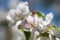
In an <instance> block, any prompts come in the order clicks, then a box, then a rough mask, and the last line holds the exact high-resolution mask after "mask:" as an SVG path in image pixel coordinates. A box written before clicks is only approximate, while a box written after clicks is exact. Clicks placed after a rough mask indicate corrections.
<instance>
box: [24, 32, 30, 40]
mask: <svg viewBox="0 0 60 40" xmlns="http://www.w3.org/2000/svg"><path fill="white" fill-rule="evenodd" d="M24 34H25V37H26V40H29V38H30V35H31V32H30V31H24Z"/></svg>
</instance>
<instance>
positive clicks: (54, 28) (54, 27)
mask: <svg viewBox="0 0 60 40" xmlns="http://www.w3.org/2000/svg"><path fill="white" fill-rule="evenodd" d="M49 28H50V29H52V30H60V28H58V27H56V26H49Z"/></svg>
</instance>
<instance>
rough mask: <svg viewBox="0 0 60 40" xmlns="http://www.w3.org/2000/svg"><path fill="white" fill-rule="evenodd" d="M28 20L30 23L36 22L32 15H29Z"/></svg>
mask: <svg viewBox="0 0 60 40" xmlns="http://www.w3.org/2000/svg"><path fill="white" fill-rule="evenodd" d="M26 20H27V22H28V23H33V22H34V19H33V17H32V16H28V17H27V18H26Z"/></svg>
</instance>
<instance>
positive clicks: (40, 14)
mask: <svg viewBox="0 0 60 40" xmlns="http://www.w3.org/2000/svg"><path fill="white" fill-rule="evenodd" d="M36 14H37V15H38V17H42V18H45V16H44V15H43V14H42V13H41V12H38V11H36Z"/></svg>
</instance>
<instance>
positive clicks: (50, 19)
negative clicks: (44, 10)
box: [45, 12, 54, 25]
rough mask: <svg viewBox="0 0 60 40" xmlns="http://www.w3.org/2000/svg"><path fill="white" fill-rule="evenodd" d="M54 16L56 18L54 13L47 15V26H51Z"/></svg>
mask: <svg viewBox="0 0 60 40" xmlns="http://www.w3.org/2000/svg"><path fill="white" fill-rule="evenodd" d="M53 16H54V15H53V13H52V12H50V13H49V14H47V15H46V18H45V21H46V23H47V25H48V24H50V22H51V21H52V19H53Z"/></svg>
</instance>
